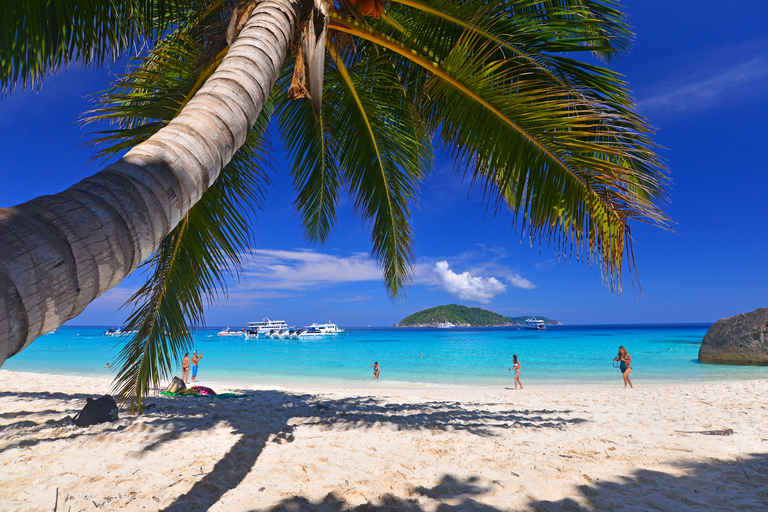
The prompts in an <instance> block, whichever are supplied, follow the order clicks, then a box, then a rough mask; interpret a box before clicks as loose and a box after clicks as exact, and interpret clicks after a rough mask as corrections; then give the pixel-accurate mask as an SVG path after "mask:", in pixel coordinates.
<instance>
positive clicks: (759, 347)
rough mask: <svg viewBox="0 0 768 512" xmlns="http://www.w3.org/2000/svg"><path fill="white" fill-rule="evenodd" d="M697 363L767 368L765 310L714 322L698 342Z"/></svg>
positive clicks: (766, 315)
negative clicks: (699, 345)
mask: <svg viewBox="0 0 768 512" xmlns="http://www.w3.org/2000/svg"><path fill="white" fill-rule="evenodd" d="M699 362H700V363H712V364H743V365H753V366H768V308H760V309H756V310H755V311H752V312H751V313H741V314H739V315H736V316H732V317H730V318H721V319H720V320H718V321H717V322H716V323H715V325H713V326H712V327H710V328H709V330H708V331H707V334H706V335H705V336H704V340H703V341H702V342H701V347H700V348H699Z"/></svg>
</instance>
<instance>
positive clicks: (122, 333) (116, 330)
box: [104, 327, 139, 336]
mask: <svg viewBox="0 0 768 512" xmlns="http://www.w3.org/2000/svg"><path fill="white" fill-rule="evenodd" d="M137 332H139V331H124V330H123V329H121V328H120V327H113V328H111V329H108V330H107V331H106V332H105V333H104V336H128V335H129V334H136V333H137Z"/></svg>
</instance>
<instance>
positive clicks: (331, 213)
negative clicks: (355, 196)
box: [273, 65, 341, 243]
mask: <svg viewBox="0 0 768 512" xmlns="http://www.w3.org/2000/svg"><path fill="white" fill-rule="evenodd" d="M291 75H292V66H287V65H286V66H284V67H283V72H282V74H281V77H280V78H278V80H277V83H276V85H275V88H274V89H273V91H287V90H288V86H289V84H290V81H291ZM325 84H326V85H327V84H328V81H327V80H326V81H325ZM324 94H325V93H324ZM274 100H275V116H276V119H277V121H278V126H279V129H280V134H281V137H282V139H283V143H284V144H285V147H286V151H287V153H288V157H289V159H290V160H291V162H292V163H291V175H292V177H293V184H294V187H295V188H296V190H297V196H296V200H295V201H294V206H295V207H296V208H297V209H298V210H299V211H300V213H301V216H302V224H303V226H304V234H305V236H306V237H307V238H308V239H309V240H311V241H313V242H320V243H324V242H325V241H326V240H327V239H328V236H330V233H331V231H332V230H333V226H334V224H335V223H336V206H337V203H338V199H339V188H340V185H341V182H340V179H341V177H340V174H339V168H338V163H337V162H336V161H335V160H334V159H333V155H336V154H338V148H337V147H336V146H335V141H334V140H333V139H332V138H330V137H329V135H328V133H327V131H326V130H325V123H326V115H325V112H322V113H321V116H320V120H321V122H320V123H318V122H317V120H316V119H315V117H314V113H313V111H312V109H311V108H309V107H310V106H311V102H310V100H309V99H306V98H303V99H298V100H294V101H290V100H288V98H287V97H286V96H285V95H284V94H279V93H277V92H275V94H274Z"/></svg>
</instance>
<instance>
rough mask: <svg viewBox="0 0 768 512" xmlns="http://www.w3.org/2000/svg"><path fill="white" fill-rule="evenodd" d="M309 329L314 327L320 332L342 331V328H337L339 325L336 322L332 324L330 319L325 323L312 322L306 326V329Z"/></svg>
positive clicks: (336, 332) (334, 332)
mask: <svg viewBox="0 0 768 512" xmlns="http://www.w3.org/2000/svg"><path fill="white" fill-rule="evenodd" d="M309 329H315V330H317V331H320V334H339V333H341V332H344V329H339V326H338V325H336V324H332V323H331V321H330V320H328V323H327V324H312V325H309V326H307V330H309Z"/></svg>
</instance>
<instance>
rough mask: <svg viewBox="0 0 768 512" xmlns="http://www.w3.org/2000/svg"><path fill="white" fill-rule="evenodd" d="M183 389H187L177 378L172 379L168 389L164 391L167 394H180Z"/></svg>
mask: <svg viewBox="0 0 768 512" xmlns="http://www.w3.org/2000/svg"><path fill="white" fill-rule="evenodd" d="M185 389H187V385H186V384H184V381H183V380H181V379H180V378H178V377H174V378H173V380H172V381H171V383H170V384H168V388H167V389H166V390H165V391H166V392H168V393H180V392H182V391H184V390H185Z"/></svg>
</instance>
